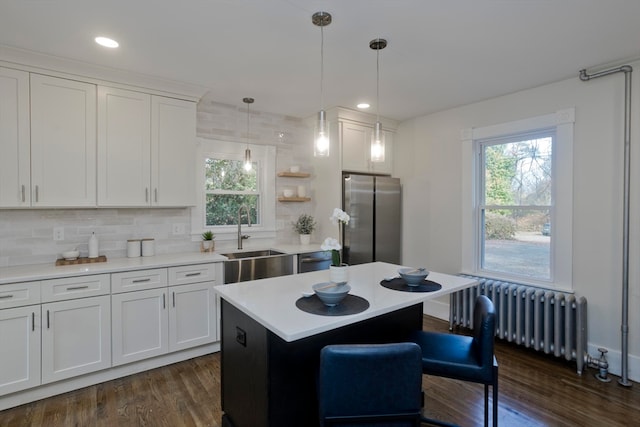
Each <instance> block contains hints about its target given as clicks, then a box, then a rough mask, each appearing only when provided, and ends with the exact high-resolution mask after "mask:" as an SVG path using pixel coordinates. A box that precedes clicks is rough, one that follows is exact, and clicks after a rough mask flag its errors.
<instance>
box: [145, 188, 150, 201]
mask: <svg viewBox="0 0 640 427" xmlns="http://www.w3.org/2000/svg"><path fill="white" fill-rule="evenodd" d="M144 201H145V202H148V201H149V187H146V188H145V189H144Z"/></svg>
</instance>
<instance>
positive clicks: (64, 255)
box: [62, 250, 80, 261]
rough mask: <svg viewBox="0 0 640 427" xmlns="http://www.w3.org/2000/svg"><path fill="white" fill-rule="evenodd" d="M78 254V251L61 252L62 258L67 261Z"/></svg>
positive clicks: (76, 257)
mask: <svg viewBox="0 0 640 427" xmlns="http://www.w3.org/2000/svg"><path fill="white" fill-rule="evenodd" d="M79 256H80V251H76V250H73V251H65V252H62V258H64V259H66V260H67V261H73V260H74V259H78V257H79Z"/></svg>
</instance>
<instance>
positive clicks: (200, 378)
mask: <svg viewBox="0 0 640 427" xmlns="http://www.w3.org/2000/svg"><path fill="white" fill-rule="evenodd" d="M423 323H424V327H425V329H429V330H438V331H446V330H447V323H446V322H443V321H441V320H438V319H434V318H431V317H428V316H425V317H424V322H423ZM496 357H497V359H498V363H499V364H500V380H499V392H500V393H499V407H500V409H499V418H500V420H499V422H500V425H501V426H503V427H511V426H518V427H520V426H554V427H556V426H558V427H560V426H598V427H599V426H607V427H609V426H611V427H613V426H632V425H640V421H639V420H640V385H638V384H634V385H633V387H630V388H626V387H622V386H620V385H618V384H617V378H615V377H612V381H611V382H610V383H602V382H600V381H598V380H597V379H596V378H595V377H594V375H593V374H594V373H595V371H594V370H593V369H589V370H588V371H587V372H585V373H584V374H583V375H582V376H578V375H577V374H576V372H575V363H569V362H566V361H562V360H559V359H557V358H554V357H547V356H544V355H541V354H540V353H538V352H533V351H527V350H525V349H523V348H522V347H518V346H513V345H510V344H505V343H503V342H501V341H497V343H496ZM423 388H424V390H425V393H426V405H425V415H426V416H428V417H430V418H436V419H440V420H443V421H447V422H451V423H455V424H458V425H460V426H464V427H467V426H468V427H473V426H481V425H482V424H483V421H482V420H483V411H484V400H483V399H484V398H483V395H484V388H483V386H482V385H479V384H469V383H465V382H461V381H454V380H448V379H443V378H436V377H427V376H424V377H423ZM220 419H221V408H220V357H219V354H218V353H216V354H211V355H207V356H203V357H199V358H196V359H192V360H188V361H185V362H181V363H176V364H174V365H171V366H167V367H163V368H159V369H154V370H151V371H148V372H144V373H141V374H137V375H132V376H129V377H125V378H120V379H117V380H113V381H109V382H106V383H103V384H98V385H95V386H91V387H86V388H84V389H81V390H76V391H74V392H71V393H66V394H62V395H59V396H54V397H51V398H48V399H43V400H40V401H37V402H33V403H29V404H26V405H22V406H19V407H16V408H11V409H7V410H5V411H1V412H0V426H3V427H4V426H7V427H13V426H47V427H49V426H65V427H66V426H119V427H120V426H123V427H124V426H153V427H156V426H167V427H177V426H212V427H219V426H220V425H221V424H220ZM291 427H307V426H291Z"/></svg>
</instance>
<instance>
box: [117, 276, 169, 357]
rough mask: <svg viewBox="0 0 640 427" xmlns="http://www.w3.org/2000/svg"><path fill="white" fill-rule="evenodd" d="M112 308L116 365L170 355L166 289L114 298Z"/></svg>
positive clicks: (132, 293)
mask: <svg viewBox="0 0 640 427" xmlns="http://www.w3.org/2000/svg"><path fill="white" fill-rule="evenodd" d="M111 306H112V320H113V325H112V330H113V337H112V341H113V365H114V366H116V365H122V364H125V363H129V362H134V361H136V360H142V359H146V358H148V357H153V356H158V355H161V354H165V353H167V352H168V350H169V345H168V341H167V339H168V335H169V334H168V329H169V316H168V315H167V288H160V289H150V290H146V291H137V292H128V293H123V294H117V295H112V296H111Z"/></svg>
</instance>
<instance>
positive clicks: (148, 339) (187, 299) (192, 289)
mask: <svg viewBox="0 0 640 427" xmlns="http://www.w3.org/2000/svg"><path fill="white" fill-rule="evenodd" d="M215 269H216V266H215V265H214V264H200V265H188V266H181V267H169V268H168V269H153V270H140V271H132V272H123V273H116V274H112V276H111V280H112V283H111V286H112V289H113V291H114V294H113V295H112V296H111V309H112V344H113V365H114V366H116V365H122V364H125V363H130V362H134V361H137V360H142V359H147V358H149V357H154V356H159V355H162V354H165V353H169V352H173V351H178V350H184V349H186V348H191V347H196V346H199V345H202V344H207V343H211V342H214V341H216V340H217V338H218V334H217V328H216V325H217V312H216V299H215V294H214V292H213V286H214V284H215V277H216V274H215V271H216V270H215ZM167 278H168V279H167ZM177 283H180V284H179V285H177ZM167 284H168V286H167ZM172 284H174V286H171V285H172ZM136 287H139V288H140V289H142V290H135V289H136ZM149 287H152V289H149ZM120 290H127V291H129V292H121V293H115V292H119V291H120Z"/></svg>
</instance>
